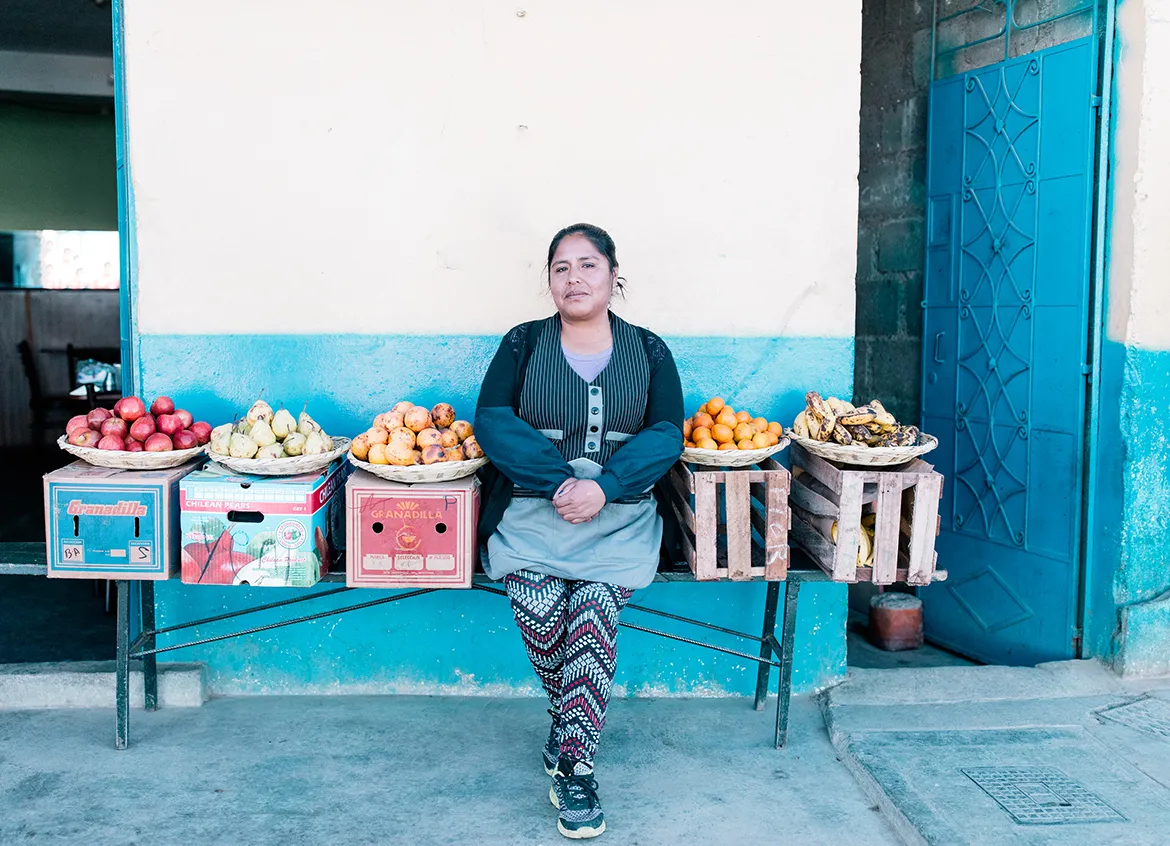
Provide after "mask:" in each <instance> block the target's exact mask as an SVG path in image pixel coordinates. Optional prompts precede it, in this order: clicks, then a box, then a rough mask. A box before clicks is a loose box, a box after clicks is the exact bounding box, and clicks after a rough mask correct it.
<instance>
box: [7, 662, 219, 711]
mask: <svg viewBox="0 0 1170 846" xmlns="http://www.w3.org/2000/svg"><path fill="white" fill-rule="evenodd" d="M143 696H144V693H143V677H142V668H141V664H139V663H138V662H132V663H131V670H130V707H131V708H142V707H143ZM158 698H159V706H160V707H162V708H192V707H197V706H200V705H202V704H203V703H204V702H205V701H207V685H206V682H205V680H204V672H203V665H202V664H159V665H158ZM114 705H115V672H114V662H113V661H62V662H54V663H46V664H0V709H7V710H20V709H31V708H113V707H114Z"/></svg>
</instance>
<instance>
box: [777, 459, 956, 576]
mask: <svg viewBox="0 0 1170 846" xmlns="http://www.w3.org/2000/svg"><path fill="white" fill-rule="evenodd" d="M789 455H790V456H791V460H792V469H793V477H792V492H791V494H790V502H791V507H792V538H793V540H794V541H795V542H796V543H797V544H798V545H799V546H800V547H801V548H802V549H804V550H805V552H807V553H808V554H809V556H810V557H811V558H812V559H813V560H814V561H816V562H817V564H818V565H820V567H821V569H823V570H824V571H825V572H826V573H828V574H829V575H830V576H831V577H832V578H833V580H834V581H838V582H857V581H864V582H873V583H874V584H878V585H890V584H893V583H894V582H905V583H907V584H911V585H928V584H930V583H931V582H932V581H942V580H943V579H945V578H946V575H947V574H946V571H945V570H938V569H937V564H938V553H937V552H935V550H934V539H935V537H936V536H937V535H938V532H939V514H938V503H939V499H940V498H941V497H942V486H943V477H942V476H941V475H940V474H939V473H936V472H935V471H934V467H932V466H931V465H929V464H927V463H926V462H925V461H922V460H920V459H916V460H914V461H912V462H910V463H909V464H907V465H904V466H902V467H898V468H885V467H875V468H872V469H846V468H843V467H838V466H837V465H836V464H833V463H831V462H828V461H825V460H824V459H823V458H819V457H818V456H815V455H813V454H812V453H810V452H808V451H807V450H804V449H802V448H801V446H800V445H799V444H793V445H792V446H791V447H790V448H789ZM869 513H873V515H874V517H875V523H874V544H873V545H874V554H873V566H871V567H865V566H861V565H859V564H858V562H857V549H858V545H859V544H860V542H861V536H860V533H861V518H862V515H863V514H869ZM833 521H837V542H836V543H834V542H833V541H832V540H831V538H832V534H831V533H830V527H831V525H832V523H833Z"/></svg>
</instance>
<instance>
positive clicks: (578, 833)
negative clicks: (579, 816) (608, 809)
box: [548, 787, 605, 840]
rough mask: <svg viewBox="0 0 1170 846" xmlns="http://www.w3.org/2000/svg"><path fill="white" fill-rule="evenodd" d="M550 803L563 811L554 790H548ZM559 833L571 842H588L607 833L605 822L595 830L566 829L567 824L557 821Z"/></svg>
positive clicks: (589, 828)
mask: <svg viewBox="0 0 1170 846" xmlns="http://www.w3.org/2000/svg"><path fill="white" fill-rule="evenodd" d="M548 801H550V802H552V804H553V807H554V808H556V809H557V810H558V811H559V810H560V809H561V803H560V802H558V801H557V792H556V790H554V789H553V788H551V787H550V788H549V789H548ZM557 831H559V832H560V833H561V834H563V835H564V836H565V837H567V838H569V839H570V840H588V839H589V838H591V837H597V836H598V835H599V834H602V833H604V832H605V820H602V821H601V825H599V826H597V827H596V828H593V827H592V826H583V827H581V828H565V824H564V823H562V822H561V821H560V820H557Z"/></svg>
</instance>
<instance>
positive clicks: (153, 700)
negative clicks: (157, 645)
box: [140, 581, 158, 711]
mask: <svg viewBox="0 0 1170 846" xmlns="http://www.w3.org/2000/svg"><path fill="white" fill-rule="evenodd" d="M140 584H141V590H142V630H143V631H144V632H152V634H149V635H147V640H146V645H147V646H148V647H150V648H151V649H153V648H154V634H153V632H154V582H151V581H143V582H141V583H140ZM142 686H143V690H144V691H145V693H146V696H145V699H146V703H145V704H146V710H147V711H157V710H158V659H157V658H155V656H154V655H153V654H151V655H147V656H145V657H144V658H143V659H142Z"/></svg>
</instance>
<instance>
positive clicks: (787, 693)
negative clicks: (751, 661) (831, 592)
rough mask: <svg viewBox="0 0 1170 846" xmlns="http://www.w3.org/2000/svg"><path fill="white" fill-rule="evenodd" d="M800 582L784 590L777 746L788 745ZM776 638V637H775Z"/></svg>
mask: <svg viewBox="0 0 1170 846" xmlns="http://www.w3.org/2000/svg"><path fill="white" fill-rule="evenodd" d="M799 595H800V582H797V581H789V582H788V583H787V586H786V588H785V592H784V628H783V634H782V635H781V637H783V638H784V641H783V643H781V644H779V646H780V653H781V657H780V697H779V701H778V702H777V703H776V748H777V749H783V748H784V747H785V746H787V745H788V702H789V700H790V699H792V648H793V641H794V640H795V639H796V602H797V599H798V598H799ZM773 639H774V637H773Z"/></svg>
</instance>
